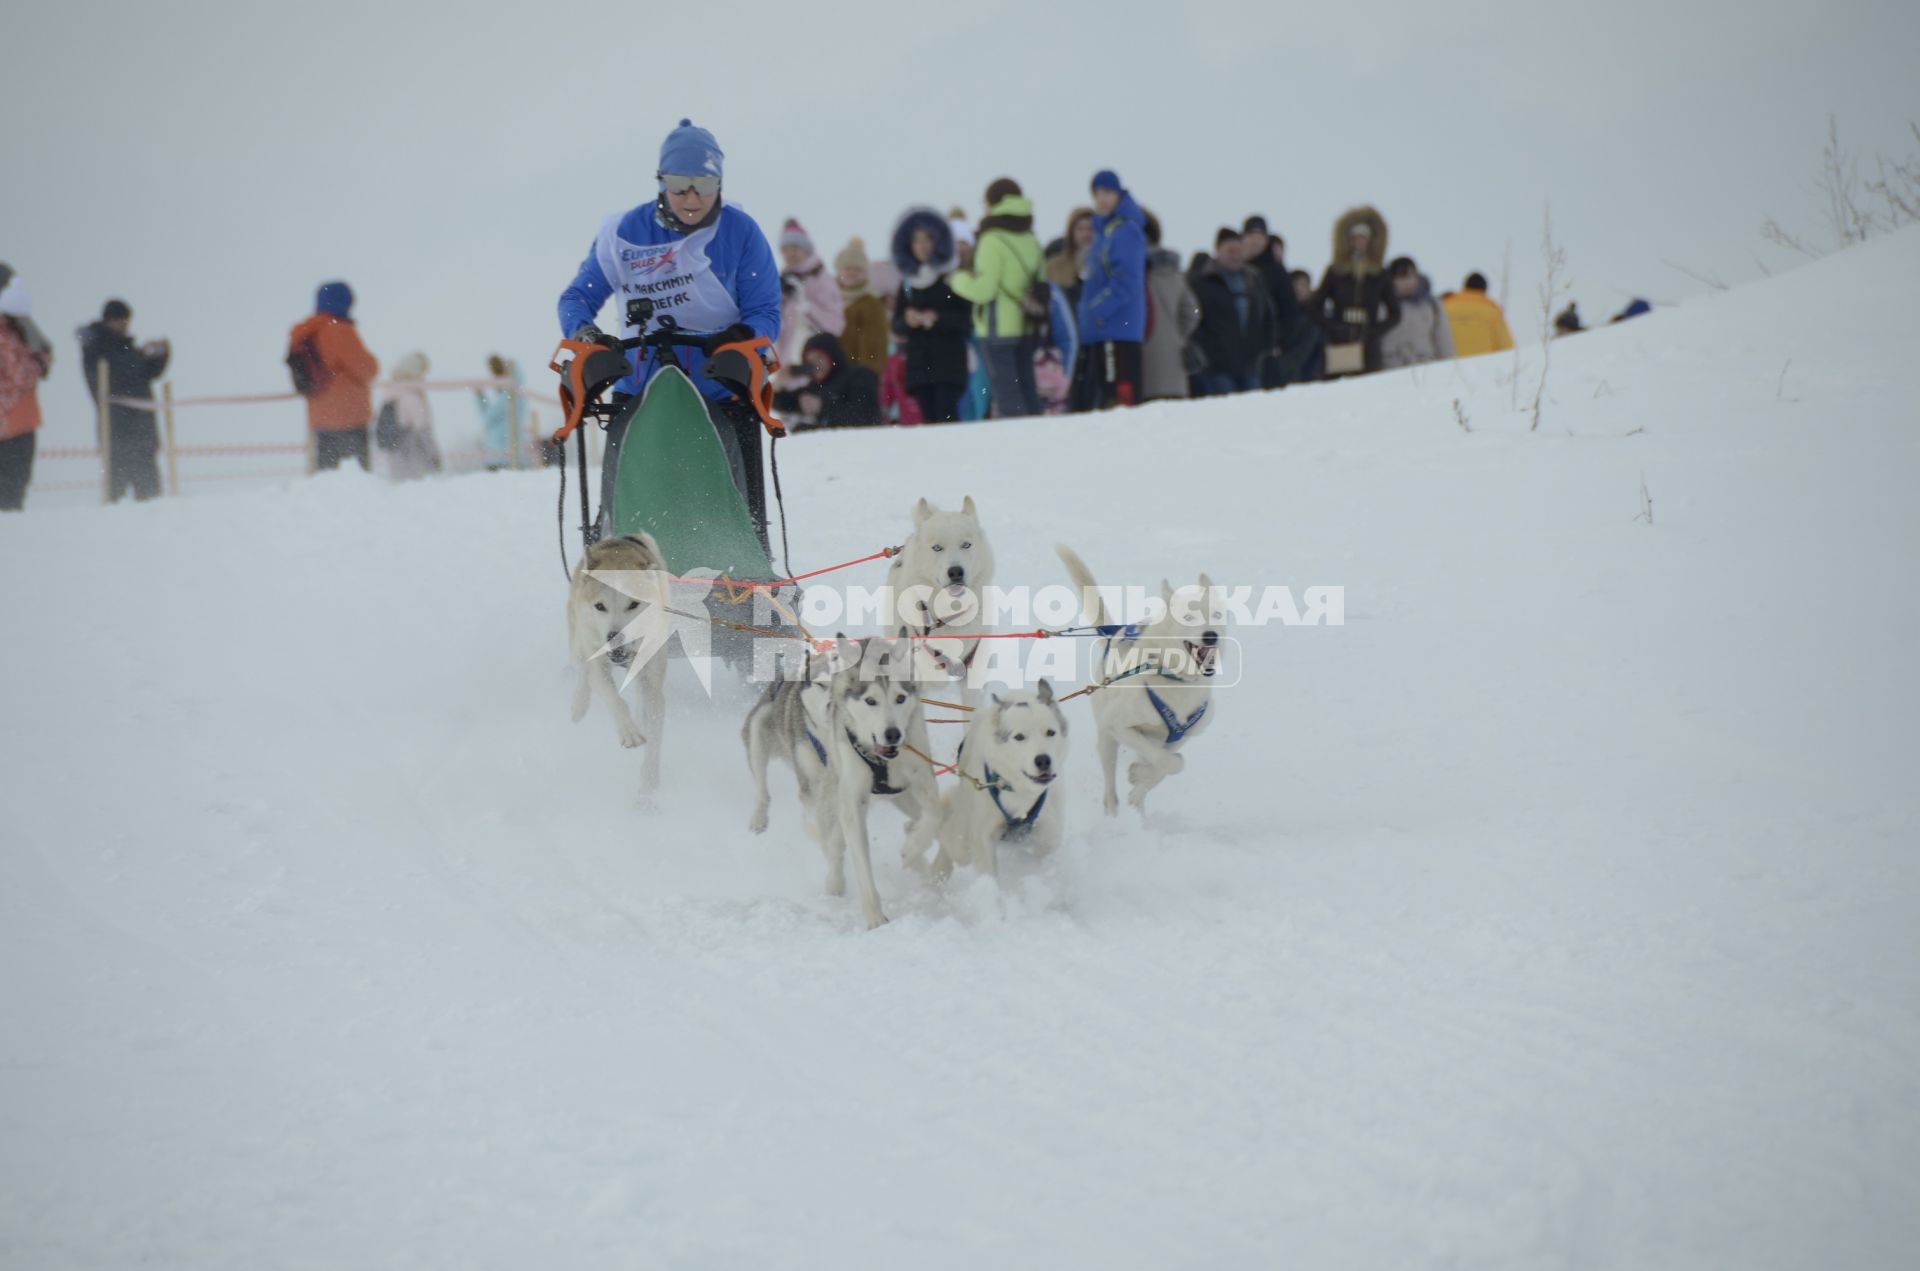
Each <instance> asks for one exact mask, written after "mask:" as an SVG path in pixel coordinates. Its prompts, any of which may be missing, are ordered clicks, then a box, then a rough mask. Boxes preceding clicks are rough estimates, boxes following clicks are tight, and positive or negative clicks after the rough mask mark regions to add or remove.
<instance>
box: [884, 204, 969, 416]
mask: <svg viewBox="0 0 1920 1271" xmlns="http://www.w3.org/2000/svg"><path fill="white" fill-rule="evenodd" d="M891 245H892V249H893V253H892V254H893V264H894V268H896V269H898V270H899V271H900V299H899V303H898V304H896V305H895V306H894V314H893V333H894V335H896V336H897V337H899V339H900V341H901V342H902V344H903V345H904V346H905V352H906V388H907V392H908V393H910V394H911V395H912V396H913V398H914V400H915V401H916V402H918V403H919V405H920V411H921V414H922V416H923V417H924V418H925V419H926V421H927V422H928V423H930V424H947V423H953V422H954V421H956V420H958V419H959V418H960V396H961V394H962V393H964V392H965V391H966V387H967V374H968V367H967V332H968V330H969V328H971V327H972V325H973V306H972V305H970V304H968V303H967V302H966V300H964V299H963V298H962V297H960V296H959V295H957V294H956V293H955V292H954V290H953V288H952V286H951V285H949V283H948V277H949V275H951V274H952V273H953V269H954V266H955V264H956V263H957V261H956V257H955V251H954V238H953V226H952V225H951V224H949V223H948V220H947V218H946V217H944V216H942V215H941V214H940V213H939V212H937V211H935V210H934V209H933V208H930V207H916V208H911V209H909V210H908V211H907V212H906V213H905V214H904V215H902V216H901V218H900V220H899V223H898V224H896V225H895V226H894V228H893V238H892V240H891Z"/></svg>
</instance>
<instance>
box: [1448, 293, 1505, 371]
mask: <svg viewBox="0 0 1920 1271" xmlns="http://www.w3.org/2000/svg"><path fill="white" fill-rule="evenodd" d="M1440 307H1441V308H1442V309H1445V310H1446V311H1447V328H1448V329H1449V330H1450V331H1452V332H1453V353H1454V356H1455V357H1474V356H1476V355H1478V354H1481V353H1499V352H1501V351H1502V350H1504V349H1510V348H1512V347H1513V333H1512V332H1511V331H1509V330H1507V315H1506V314H1504V313H1502V312H1500V305H1499V302H1498V301H1496V300H1495V299H1494V298H1493V297H1492V296H1489V295H1488V294H1487V280H1486V276H1485V275H1483V274H1468V275H1467V281H1466V283H1465V290H1462V291H1455V292H1452V293H1450V294H1448V295H1446V296H1443V297H1441V300H1440Z"/></svg>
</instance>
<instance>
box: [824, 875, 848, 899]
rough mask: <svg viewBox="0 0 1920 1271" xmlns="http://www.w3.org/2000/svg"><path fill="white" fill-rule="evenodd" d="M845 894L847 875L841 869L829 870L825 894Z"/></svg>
mask: <svg viewBox="0 0 1920 1271" xmlns="http://www.w3.org/2000/svg"><path fill="white" fill-rule="evenodd" d="M846 894H847V876H846V874H845V873H844V872H843V871H841V870H837V869H836V870H831V871H829V872H828V874H827V895H829V896H844V895H846Z"/></svg>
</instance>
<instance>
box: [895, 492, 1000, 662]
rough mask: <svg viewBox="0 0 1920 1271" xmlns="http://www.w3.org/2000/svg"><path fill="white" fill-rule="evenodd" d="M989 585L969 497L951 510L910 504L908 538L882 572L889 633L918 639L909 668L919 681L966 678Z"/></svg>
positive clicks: (988, 560)
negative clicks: (912, 667)
mask: <svg viewBox="0 0 1920 1271" xmlns="http://www.w3.org/2000/svg"><path fill="white" fill-rule="evenodd" d="M992 582H993V546H992V544H990V543H989V542H988V541H987V531H986V529H985V527H983V526H982V525H981V524H980V516H979V513H978V511H977V510H976V509H975V508H974V505H973V496H972V495H968V496H967V497H966V499H965V500H964V501H962V503H961V504H960V510H959V511H957V512H949V511H942V510H941V509H940V508H938V507H935V506H934V505H933V504H932V503H930V502H928V501H927V500H926V499H921V500H920V501H919V502H918V503H916V504H915V505H914V508H913V532H912V533H911V534H909V535H908V536H907V540H906V542H904V543H903V544H901V547H900V553H899V555H897V556H895V557H894V558H893V563H892V564H891V565H889V566H888V567H887V585H888V587H889V588H890V589H891V592H892V605H893V608H892V609H891V610H890V611H889V615H888V620H889V621H890V622H891V623H893V624H894V625H893V631H894V634H895V635H898V636H906V637H909V638H913V637H919V638H918V639H915V641H914V644H915V659H914V665H915V668H916V670H917V671H918V672H919V675H920V678H922V679H934V678H939V677H945V676H957V675H964V674H965V673H966V668H967V666H968V664H970V663H971V662H972V661H973V654H974V650H975V649H977V648H978V647H979V645H980V636H981V634H982V633H983V632H984V631H985V629H986V628H985V625H984V623H983V622H982V621H981V609H982V607H983V606H984V603H985V595H986V589H987V587H988V586H989V585H990V584H991V583H992ZM929 636H932V637H936V638H934V639H927V638H926V637H929Z"/></svg>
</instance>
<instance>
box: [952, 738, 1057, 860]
mask: <svg viewBox="0 0 1920 1271" xmlns="http://www.w3.org/2000/svg"><path fill="white" fill-rule="evenodd" d="M957 757H958V756H956V758H957ZM981 771H982V772H983V773H985V774H986V778H987V793H988V794H990V795H992V796H993V806H994V807H996V808H998V809H1000V816H1001V817H1002V819H1004V820H1005V821H1006V823H1007V824H1006V833H1005V834H1004V835H1003V837H1004V838H1006V839H1007V840H1009V841H1017V840H1019V839H1023V838H1025V837H1027V835H1028V834H1030V833H1032V832H1033V823H1034V822H1035V821H1038V820H1039V819H1040V809H1041V808H1044V807H1046V806H1047V796H1048V795H1049V794H1051V793H1052V791H1050V790H1042V791H1041V792H1040V797H1039V798H1038V799H1035V800H1034V801H1033V806H1032V807H1030V808H1028V809H1027V814H1026V815H1025V816H1015V815H1014V814H1013V813H1011V812H1009V811H1007V805H1006V804H1004V803H1002V802H1000V792H1001V791H1002V790H1005V789H1008V788H1009V787H1008V786H1006V785H1005V784H1004V783H1002V782H1001V780H1000V774H999V773H997V772H995V771H994V770H993V769H991V768H982V769H981Z"/></svg>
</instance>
